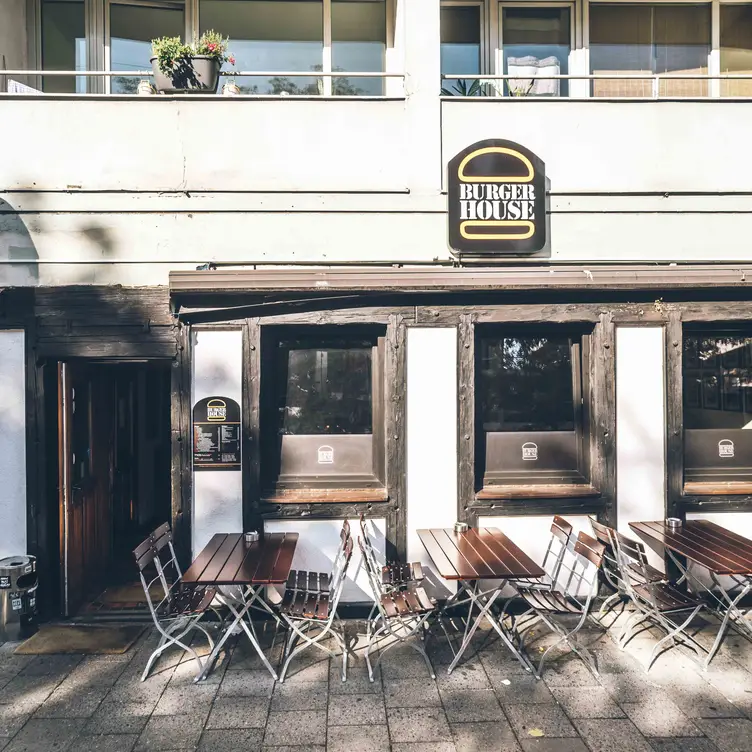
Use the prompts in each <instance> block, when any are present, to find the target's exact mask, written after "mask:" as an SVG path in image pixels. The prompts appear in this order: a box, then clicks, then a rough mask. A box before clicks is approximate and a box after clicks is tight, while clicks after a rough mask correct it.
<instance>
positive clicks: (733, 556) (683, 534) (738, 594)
mask: <svg viewBox="0 0 752 752" xmlns="http://www.w3.org/2000/svg"><path fill="white" fill-rule="evenodd" d="M629 526H630V527H631V528H632V530H634V532H635V533H637V535H639V536H640V537H641V538H643V539H644V540H645V542H646V543H647V544H648V545H649V546H650V547H651V548H654V549H655V548H657V547H660V546H663V547H664V548H665V549H666V550H667V551H668V554H669V556H670V557H671V560H672V561H673V562H674V563H675V564H676V566H677V567H678V568H679V570H680V571H681V573H682V578H681V580H680V581H684V580H686V581H687V582H691V583H692V585H693V589H695V590H696V591H697V592H699V593H705V595H706V596H707V597H708V601H709V602H708V607H709V608H710V609H711V611H713V613H715V614H716V616H718V618H719V619H721V627H720V629H719V630H718V635H717V637H716V639H715V642H714V643H713V647H712V648H711V650H710V652H709V653H708V657H707V658H706V659H705V666H706V667H707V666H708V664H709V663H710V661H711V660H712V658H713V656H714V655H715V653H716V651H717V650H718V648H719V647H720V644H721V640H722V639H723V635H724V634H725V633H726V630H727V629H728V627H729V625H732V626H734V627H736V629H737V631H738V632H740V633H741V634H742V635H744V636H745V637H747V638H748V639H752V623H750V621H749V618H748V616H749V611H747V612H745V611H743V610H741V609H740V608H739V603H740V601H741V600H742V598H744V596H745V595H747V593H749V592H750V590H752V540H749V539H748V538H744V537H743V536H741V535H739V534H738V533H734V532H732V531H731V530H728V529H726V528H725V527H721V526H720V525H716V524H715V523H714V522H710V521H708V520H687V521H686V522H684V523H683V524H682V525H681V527H678V528H672V527H669V526H668V525H667V524H666V523H665V522H663V521H659V522H630V523H629ZM690 563H693V564H697V565H699V566H701V567H703V568H705V569H707V570H708V572H709V573H710V578H711V580H712V583H713V584H715V586H716V589H713V587H712V585H711V586H710V587H708V586H707V585H706V584H705V583H704V582H702V581H701V580H700V579H699V578H698V577H697V576H696V575H695V574H694V573H693V572H692V569H691V567H690V566H689V565H690ZM719 577H730V578H731V583H732V584H731V587H726V586H724V585H723V583H722V582H721V581H720V580H719Z"/></svg>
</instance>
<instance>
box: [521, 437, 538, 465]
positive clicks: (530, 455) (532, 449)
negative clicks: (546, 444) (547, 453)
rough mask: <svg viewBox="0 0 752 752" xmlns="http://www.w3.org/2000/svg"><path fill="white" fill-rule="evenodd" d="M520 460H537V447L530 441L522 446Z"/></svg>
mask: <svg viewBox="0 0 752 752" xmlns="http://www.w3.org/2000/svg"><path fill="white" fill-rule="evenodd" d="M522 459H523V460H537V459H538V445H537V444H535V443H533V442H532V441H527V442H525V443H524V444H523V445H522Z"/></svg>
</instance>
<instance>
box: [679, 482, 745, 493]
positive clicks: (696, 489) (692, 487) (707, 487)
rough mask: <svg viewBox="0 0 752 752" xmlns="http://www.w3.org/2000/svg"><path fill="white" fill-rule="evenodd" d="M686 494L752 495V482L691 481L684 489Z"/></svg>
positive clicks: (683, 491)
mask: <svg viewBox="0 0 752 752" xmlns="http://www.w3.org/2000/svg"><path fill="white" fill-rule="evenodd" d="M682 495H684V496H752V483H750V482H740V481H729V482H728V483H721V482H715V483H704V482H699V481H695V482H689V483H685V484H684V488H683V489H682Z"/></svg>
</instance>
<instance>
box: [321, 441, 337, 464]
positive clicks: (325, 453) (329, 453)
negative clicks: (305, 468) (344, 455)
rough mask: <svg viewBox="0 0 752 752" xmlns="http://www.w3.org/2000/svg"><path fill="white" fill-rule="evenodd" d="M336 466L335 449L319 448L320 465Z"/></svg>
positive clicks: (325, 446)
mask: <svg viewBox="0 0 752 752" xmlns="http://www.w3.org/2000/svg"><path fill="white" fill-rule="evenodd" d="M333 464H334V448H333V447H330V446H327V445H324V446H320V447H319V465H333Z"/></svg>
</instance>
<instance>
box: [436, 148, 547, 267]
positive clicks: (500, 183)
mask: <svg viewBox="0 0 752 752" xmlns="http://www.w3.org/2000/svg"><path fill="white" fill-rule="evenodd" d="M448 188H449V212H448V213H449V245H450V247H451V248H453V249H454V250H455V251H456V252H457V253H459V254H468V255H475V256H503V255H515V254H521V255H530V254H533V253H540V252H541V251H543V250H544V249H545V248H546V247H547V229H546V222H547V217H546V205H547V197H546V170H545V166H544V164H543V162H542V161H541V160H540V159H539V158H538V157H537V156H536V155H535V154H533V152H531V151H530V150H529V149H526V148H525V147H524V146H520V145H519V144H515V143H513V142H512V141H501V140H499V139H490V140H487V141H478V143H475V144H473V145H472V146H468V147H467V148H466V149H463V150H462V151H461V152H460V153H459V154H457V156H456V157H454V159H452V160H451V162H449V168H448Z"/></svg>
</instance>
